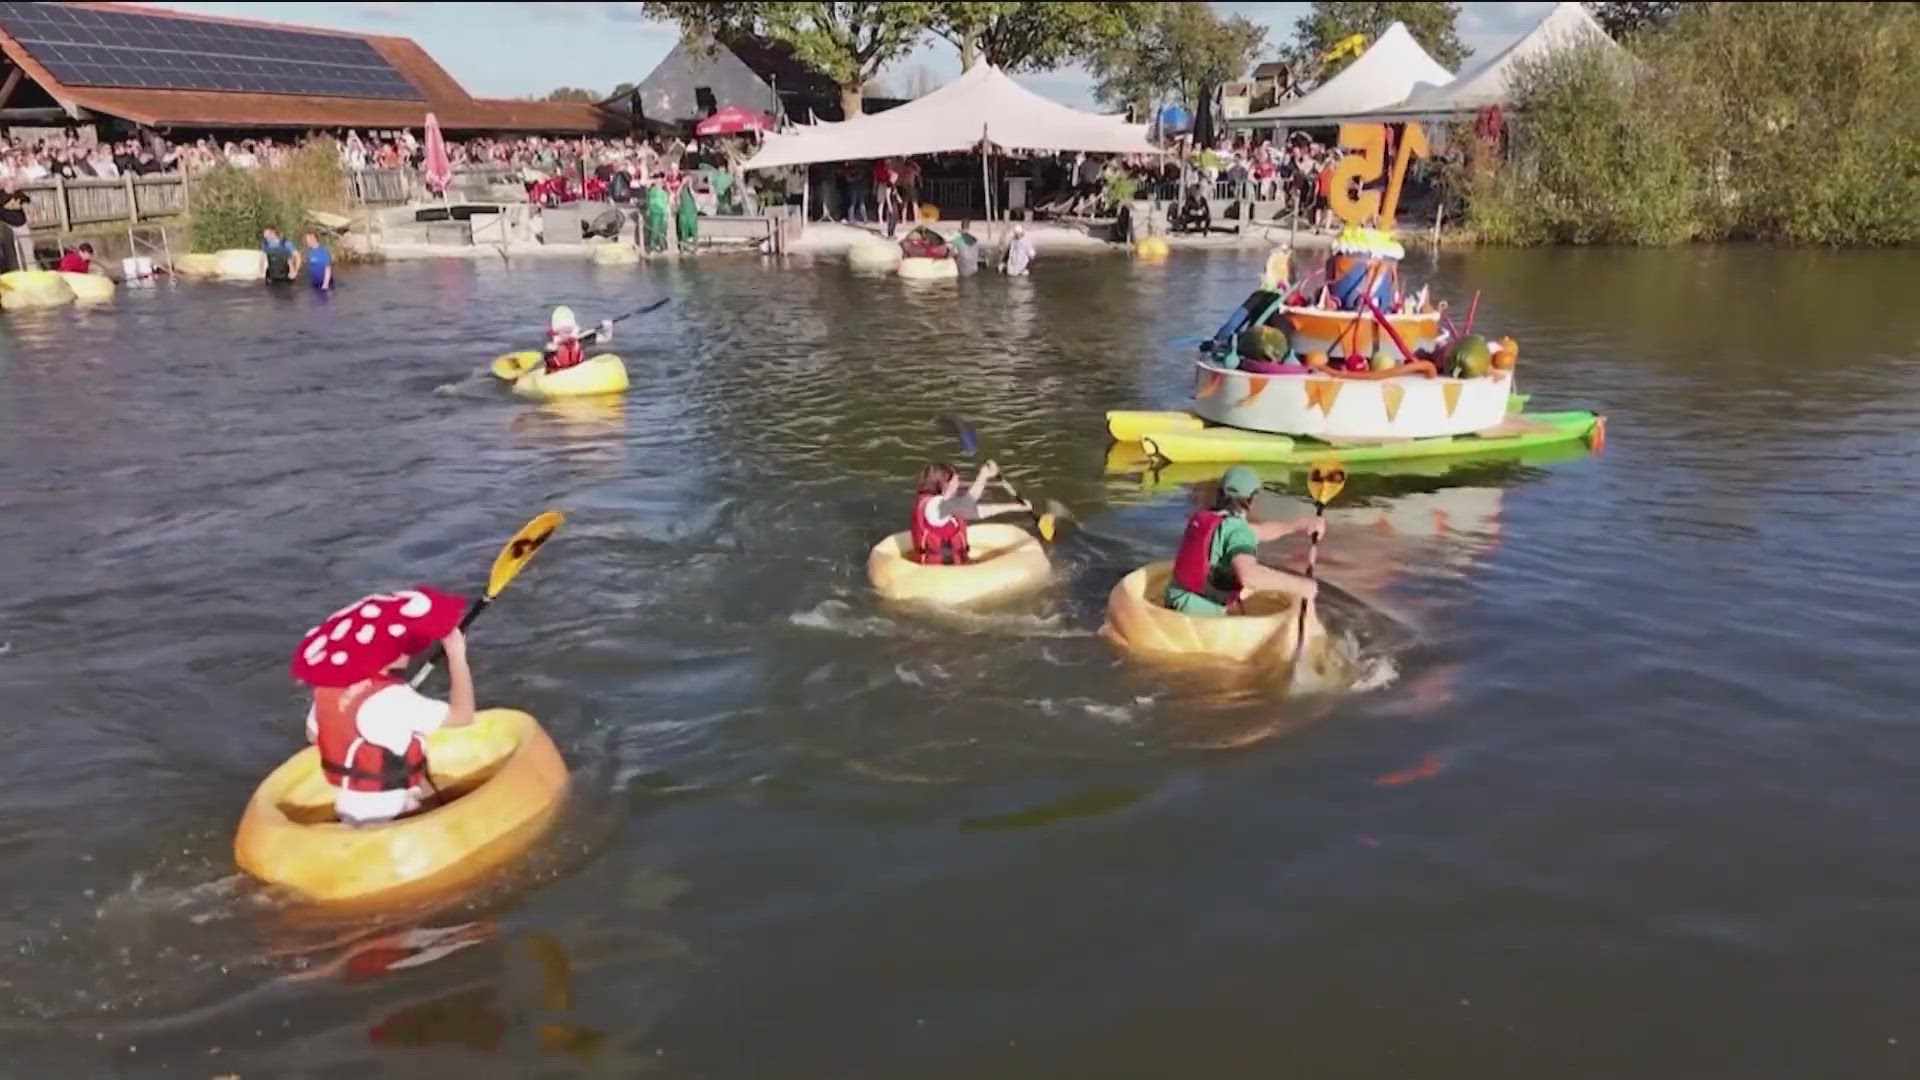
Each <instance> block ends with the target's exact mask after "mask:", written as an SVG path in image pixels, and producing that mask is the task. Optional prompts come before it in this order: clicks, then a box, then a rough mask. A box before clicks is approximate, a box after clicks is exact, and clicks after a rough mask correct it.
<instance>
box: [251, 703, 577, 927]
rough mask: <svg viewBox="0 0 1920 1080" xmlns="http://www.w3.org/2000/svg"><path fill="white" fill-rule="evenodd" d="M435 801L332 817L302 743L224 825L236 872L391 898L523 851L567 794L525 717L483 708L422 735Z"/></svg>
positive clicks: (327, 897)
mask: <svg viewBox="0 0 1920 1080" xmlns="http://www.w3.org/2000/svg"><path fill="white" fill-rule="evenodd" d="M426 742H427V762H428V767H429V768H430V770H431V771H432V775H433V781H434V784H435V786H436V787H437V788H438V790H439V792H440V794H441V797H442V800H443V801H441V802H440V805H438V806H435V807H434V808H432V809H430V810H427V811H424V812H422V813H418V814H413V815H410V816H408V817H403V818H399V819H397V820H395V821H390V822H386V823H384V824H380V825H363V826H352V825H346V824H343V823H341V822H340V821H339V820H338V819H336V818H335V817H334V812H333V798H334V789H333V786H332V785H331V784H329V783H327V780H326V777H325V776H323V775H322V774H321V771H320V753H319V751H318V750H316V749H315V748H313V747H311V746H309V747H307V748H306V749H304V750H301V751H300V752H299V753H297V754H295V755H293V757H291V758H289V759H287V761H286V763H285V764H283V765H281V766H280V767H279V768H277V769H275V770H274V771H273V772H272V773H270V774H269V775H268V776H267V778H266V779H265V780H263V781H261V783H260V786H259V787H258V788H257V789H255V791H254V793H253V798H252V799H251V800H250V801H249V802H248V803H247V809H246V813H245V814H243V815H242V816H241V818H240V828H239V831H238V832H236V833H235V834H234V838H233V854H234V858H235V860H237V861H238V862H239V864H240V867H241V869H243V870H245V871H246V872H247V873H249V874H252V875H253V876H254V877H256V878H259V879H260V880H262V881H265V882H267V883H269V884H273V885H279V886H282V887H285V888H287V889H290V890H292V891H293V892H295V893H297V894H298V895H299V896H301V897H302V898H303V899H306V900H310V901H315V902H322V903H341V902H347V901H370V900H378V901H382V902H390V901H395V900H402V899H408V898H412V897H418V896H425V895H432V894H435V893H439V892H444V891H450V890H454V889H458V888H461V887H463V886H466V885H470V884H472V883H473V882H475V881H477V880H479V879H480V878H481V877H483V876H485V875H486V874H487V873H489V872H490V871H492V870H495V869H497V868H498V867H500V866H501V865H503V864H505V863H506V862H508V861H510V860H512V859H513V858H514V857H516V856H518V855H520V854H521V853H522V852H524V851H526V850H527V849H528V848H529V847H531V846H532V845H533V843H534V842H535V841H537V840H538V839H539V838H540V836H541V834H542V833H543V832H545V830H546V828H547V826H548V825H549V824H551V822H552V820H553V817H554V814H555V812H556V811H558V810H559V808H560V805H561V803H562V802H563V801H564V799H565V797H566V793H567V784H568V775H567V766H566V762H565V761H563V760H562V759H561V757H560V752H559V750H557V749H555V747H554V745H553V740H552V739H550V738H548V737H547V733H546V731H545V730H543V729H542V728H541V727H540V724H539V723H538V722H537V721H535V720H534V718H533V717H532V716H529V715H528V714H526V713H523V712H518V711H515V710H512V709H486V710H483V711H482V712H480V713H478V714H476V715H475V717H474V722H473V723H472V724H471V725H469V726H467V727H462V728H447V729H443V730H441V731H436V732H434V733H433V734H431V735H428V736H427V740H426Z"/></svg>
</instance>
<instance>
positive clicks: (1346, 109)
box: [1228, 22, 1453, 128]
mask: <svg viewBox="0 0 1920 1080" xmlns="http://www.w3.org/2000/svg"><path fill="white" fill-rule="evenodd" d="M1452 80H1453V72H1451V71H1448V70H1447V69H1446V68H1443V67H1441V66H1440V63H1439V61H1437V60H1435V59H1434V58H1433V57H1431V56H1428V55H1427V50H1425V49H1423V48H1421V47H1420V43H1419V42H1418V41H1415V40H1414V39H1413V34H1411V33H1409V32H1408V30H1407V27H1406V24H1405V23H1399V22H1396V23H1394V24H1393V25H1392V26H1389V27H1387V30H1386V33H1384V34H1381V35H1380V38H1379V40H1377V41H1375V42H1374V43H1373V45H1372V47H1370V48H1369V49H1367V51H1366V52H1364V53H1361V54H1360V57H1359V59H1357V60H1355V61H1354V62H1353V63H1351V64H1349V65H1347V67H1346V69H1345V70H1343V71H1341V72H1340V73H1339V74H1337V75H1335V76H1334V77H1333V78H1331V79H1328V80H1327V81H1326V82H1324V83H1321V84H1320V85H1319V86H1318V87H1316V88H1315V89H1314V90H1313V91H1312V92H1311V93H1309V94H1306V95H1304V96H1302V97H1297V98H1295V99H1293V100H1292V101H1283V102H1281V103H1280V104H1278V105H1275V106H1274V107H1273V108H1270V109H1262V110H1260V111H1259V112H1256V113H1248V114H1247V115H1246V116H1242V117H1238V118H1236V119H1234V120H1231V121H1228V123H1229V125H1230V126H1232V127H1237V128H1245V127H1253V128H1262V127H1294V128H1299V127H1314V126H1318V125H1322V124H1333V123H1338V122H1339V121H1340V120H1342V119H1345V118H1348V117H1352V116H1354V115H1355V114H1357V113H1364V112H1369V111H1371V110H1374V109H1379V108H1384V107H1385V106H1388V105H1392V104H1393V103H1395V102H1397V101H1399V100H1401V99H1402V98H1405V97H1406V96H1407V95H1408V94H1409V93H1412V92H1414V91H1415V90H1416V89H1417V88H1420V87H1432V86H1439V85H1441V84H1443V83H1447V82H1451V81H1452Z"/></svg>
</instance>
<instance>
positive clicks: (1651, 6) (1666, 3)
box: [1587, 0, 1681, 40]
mask: <svg viewBox="0 0 1920 1080" xmlns="http://www.w3.org/2000/svg"><path fill="white" fill-rule="evenodd" d="M1680 6H1681V5H1680V4H1679V3H1678V0H1654V2H1635V0H1621V2H1614V3H1596V4H1588V5H1587V10H1588V11H1589V12H1591V13H1592V14H1593V18H1594V20H1595V21H1596V22H1598V23H1599V24H1600V28H1601V29H1603V30H1605V31H1606V32H1607V33H1608V34H1610V35H1612V36H1613V38H1614V39H1615V40H1618V39H1620V38H1624V37H1628V36H1630V35H1632V34H1638V33H1640V32H1641V31H1643V30H1652V29H1656V28H1658V27H1662V26H1665V25H1667V24H1668V23H1670V22H1672V21H1673V20H1674V18H1675V17H1676V16H1678V15H1679V14H1680Z"/></svg>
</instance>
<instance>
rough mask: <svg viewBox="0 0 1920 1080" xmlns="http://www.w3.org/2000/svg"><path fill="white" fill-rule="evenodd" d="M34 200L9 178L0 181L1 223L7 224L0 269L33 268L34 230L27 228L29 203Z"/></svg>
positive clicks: (0, 251) (1, 248)
mask: <svg viewBox="0 0 1920 1080" xmlns="http://www.w3.org/2000/svg"><path fill="white" fill-rule="evenodd" d="M32 201H33V200H32V199H30V198H28V197H27V193H26V192H24V191H21V190H20V188H19V186H18V185H16V184H15V183H14V181H13V180H11V179H9V180H7V181H5V182H4V183H0V225H4V226H6V228H5V229H3V230H0V232H4V233H5V237H4V239H5V243H4V244H0V270H32V269H33V268H34V266H33V230H32V229H29V228H27V204H28V203H30V202H32Z"/></svg>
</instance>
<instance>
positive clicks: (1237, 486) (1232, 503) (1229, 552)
mask: <svg viewBox="0 0 1920 1080" xmlns="http://www.w3.org/2000/svg"><path fill="white" fill-rule="evenodd" d="M1259 493H1260V474H1259V473H1256V472H1254V471H1253V470H1252V469H1250V468H1248V467H1247V466H1245V465H1235V466H1234V467H1233V468H1231V469H1228V470H1227V471H1226V473H1225V474H1223V475H1222V476H1221V477H1220V490H1219V494H1218V495H1217V496H1216V497H1215V499H1214V502H1213V505H1212V506H1211V507H1209V508H1208V509H1205V510H1201V511H1199V512H1198V513H1195V514H1194V515H1193V516H1192V517H1190V518H1188V519H1187V530H1186V532H1185V533H1184V534H1183V535H1182V536H1181V537H1180V550H1179V553H1178V554H1176V555H1175V556H1174V558H1173V577H1172V578H1171V579H1170V580H1169V581H1168V582H1167V594H1166V604H1167V606H1168V607H1169V608H1172V609H1173V610H1175V611H1178V612H1180V613H1181V614H1183V615H1231V614H1234V612H1235V610H1236V609H1237V608H1238V605H1239V600H1240V596H1241V594H1242V593H1246V592H1277V593H1284V594H1286V595H1288V596H1293V597H1297V598H1299V599H1301V600H1303V601H1306V602H1308V603H1312V602H1313V598H1314V597H1315V596H1317V595H1319V591H1320V590H1319V586H1318V585H1317V584H1315V582H1314V580H1313V579H1312V578H1310V577H1306V576H1304V575H1301V574H1295V573H1293V572H1291V571H1287V570H1278V569H1275V568H1273V567H1271V566H1267V565H1265V564H1263V563H1262V562H1260V560H1259V558H1258V556H1257V555H1256V554H1255V551H1256V550H1257V549H1258V548H1259V546H1260V545H1261V544H1264V543H1266V542H1268V541H1271V540H1278V539H1279V538H1281V537H1283V536H1289V535H1291V534H1293V533H1306V534H1307V535H1308V536H1310V537H1312V538H1314V539H1319V537H1320V535H1321V534H1322V533H1323V532H1324V531H1325V530H1326V522H1325V520H1323V519H1322V518H1320V517H1317V516H1316V517H1305V518H1300V519H1298V520H1295V521H1263V522H1261V523H1259V524H1257V525H1256V524H1254V523H1253V522H1251V521H1248V520H1247V510H1248V509H1249V508H1250V507H1251V506H1252V505H1253V498H1254V496H1255V495H1258V494H1259Z"/></svg>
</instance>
